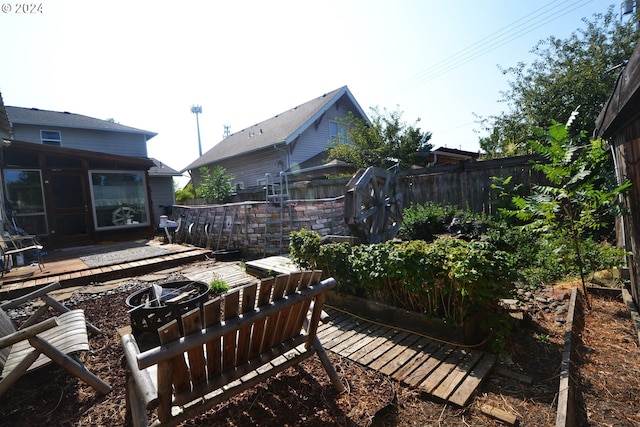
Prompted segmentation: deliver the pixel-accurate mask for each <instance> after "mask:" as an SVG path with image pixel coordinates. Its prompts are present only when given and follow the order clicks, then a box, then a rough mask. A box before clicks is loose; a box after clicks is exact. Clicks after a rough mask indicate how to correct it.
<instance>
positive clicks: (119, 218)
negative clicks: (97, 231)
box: [111, 206, 136, 225]
mask: <svg viewBox="0 0 640 427" xmlns="http://www.w3.org/2000/svg"><path fill="white" fill-rule="evenodd" d="M135 214H136V210H135V209H133V208H129V207H127V206H122V207H121V208H118V209H116V210H114V211H113V212H112V213H111V220H112V222H113V225H125V224H131V223H132V222H133V217H134V215H135Z"/></svg>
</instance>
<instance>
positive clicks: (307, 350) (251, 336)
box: [122, 271, 344, 426]
mask: <svg viewBox="0 0 640 427" xmlns="http://www.w3.org/2000/svg"><path fill="white" fill-rule="evenodd" d="M321 273H322V272H320V271H307V272H301V273H291V274H290V275H280V276H277V277H276V278H275V279H274V278H269V279H264V280H262V281H261V282H260V284H259V285H258V284H257V283H254V284H250V285H247V286H245V287H242V288H238V289H234V290H232V291H230V292H228V293H227V294H225V295H223V296H221V297H218V298H215V299H213V300H210V301H208V302H207V303H205V304H204V307H203V309H202V310H198V309H196V310H193V311H191V312H189V313H186V314H184V315H183V316H182V319H181V320H182V325H183V329H184V333H185V336H184V337H180V333H179V329H178V324H177V321H175V320H174V321H172V322H171V323H169V324H167V325H165V326H163V327H161V328H160V329H159V330H158V334H159V336H160V343H161V344H160V346H158V347H155V348H153V349H150V350H147V351H145V352H143V353H141V352H140V349H139V347H138V343H137V341H136V339H135V337H134V336H133V335H131V334H127V335H124V336H123V337H122V345H123V347H124V353H125V358H126V361H127V368H128V369H127V377H128V378H127V399H126V400H127V414H128V415H127V416H128V418H130V420H131V421H133V424H134V425H136V426H142V425H148V424H149V418H148V413H147V411H149V410H151V411H153V410H157V420H154V421H153V422H152V425H154V426H160V425H162V426H173V425H176V424H178V423H180V422H182V421H185V420H188V419H190V418H193V417H194V416H196V415H198V414H200V413H203V412H205V411H207V410H209V409H211V408H212V407H213V406H215V405H216V404H218V403H219V402H222V401H224V400H227V399H229V398H230V397H232V396H234V395H236V394H238V393H240V392H242V391H244V390H246V389H248V388H250V387H253V386H254V385H256V384H258V383H259V382H261V381H264V380H265V379H267V378H269V377H271V376H273V375H275V374H277V373H278V372H281V371H283V370H284V369H286V368H288V367H290V366H293V365H295V364H298V363H300V362H301V361H302V360H304V359H305V358H308V357H310V356H312V355H313V354H317V355H318V357H319V359H320V361H321V362H322V364H323V366H324V368H325V370H326V372H327V374H328V375H329V378H330V379H331V382H332V384H333V386H334V388H335V389H336V390H338V391H340V392H342V391H343V390H344V386H343V384H342V382H341V380H340V378H339V377H338V374H337V372H336V371H335V368H334V367H333V365H332V364H331V361H330V360H329V358H328V356H327V354H326V352H325V350H324V348H323V347H322V344H321V343H320V341H319V340H318V337H317V336H316V331H317V327H318V321H319V320H320V319H321V317H322V308H323V305H324V298H325V294H326V292H327V291H328V290H329V289H331V288H333V287H334V286H335V280H334V279H333V278H330V279H326V280H324V281H321V282H318V280H319V279H320V275H321ZM309 312H310V317H308V314H309ZM203 326H204V328H203Z"/></svg>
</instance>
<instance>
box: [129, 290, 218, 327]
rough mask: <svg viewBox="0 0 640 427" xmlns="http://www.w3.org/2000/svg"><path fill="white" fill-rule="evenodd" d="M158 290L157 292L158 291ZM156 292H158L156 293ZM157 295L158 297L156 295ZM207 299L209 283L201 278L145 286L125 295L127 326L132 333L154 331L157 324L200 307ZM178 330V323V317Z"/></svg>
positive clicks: (163, 323) (179, 324)
mask: <svg viewBox="0 0 640 427" xmlns="http://www.w3.org/2000/svg"><path fill="white" fill-rule="evenodd" d="M160 293H161V294H160ZM158 294H160V295H158ZM158 296H159V298H158ZM208 299H209V286H207V284H206V283H204V282H195V281H190V280H187V281H179V282H168V283H163V284H161V285H155V286H149V287H148V288H145V289H141V290H139V291H136V292H134V293H133V294H131V295H129V297H127V300H126V301H125V304H126V305H127V307H128V308H129V317H130V319H131V330H132V332H133V333H134V335H138V334H141V333H143V332H152V333H154V334H155V333H156V331H157V330H158V328H159V327H161V326H163V325H165V324H167V323H169V322H170V321H172V320H174V319H176V320H179V319H180V316H181V315H183V314H184V313H187V312H188V311H191V310H193V309H196V308H200V309H201V308H202V304H203V303H204V302H206V301H207V300H208ZM178 326H179V328H180V333H181V334H182V333H183V332H182V323H181V322H180V321H178Z"/></svg>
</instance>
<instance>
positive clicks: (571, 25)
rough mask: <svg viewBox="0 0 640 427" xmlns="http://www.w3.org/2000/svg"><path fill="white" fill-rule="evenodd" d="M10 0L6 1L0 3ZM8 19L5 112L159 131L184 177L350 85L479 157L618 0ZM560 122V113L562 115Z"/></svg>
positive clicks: (46, 3)
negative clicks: (561, 54) (507, 96)
mask: <svg viewBox="0 0 640 427" xmlns="http://www.w3.org/2000/svg"><path fill="white" fill-rule="evenodd" d="M0 3H2V2H0ZM35 4H37V5H41V8H39V10H36V11H35V12H36V13H17V10H16V7H17V6H18V4H16V3H10V2H6V3H4V4H2V5H1V6H2V9H1V10H2V11H1V12H0V31H1V32H2V33H1V34H2V40H3V43H2V52H3V54H2V64H3V66H2V67H0V92H2V96H3V99H4V102H5V104H6V105H11V106H19V107H36V108H40V109H48V110H56V111H70V112H74V113H78V114H84V115H88V116H92V117H97V118H101V119H107V118H113V119H115V120H116V121H117V122H119V123H121V124H124V125H127V126H133V127H137V128H141V129H145V130H149V131H153V132H156V133H158V135H157V136H156V137H154V138H153V139H151V140H150V141H149V143H148V151H149V156H151V157H155V158H157V159H159V160H160V161H162V162H164V163H166V164H167V165H169V166H171V167H173V168H175V169H178V170H180V169H182V168H183V167H185V166H187V165H188V164H189V163H191V162H192V161H193V160H195V159H196V158H197V156H198V142H197V132H196V120H195V115H194V114H192V113H191V106H192V105H193V104H200V105H201V106H202V114H201V115H200V134H201V138H202V149H203V152H204V151H206V150H208V149H209V148H211V147H212V146H213V145H215V144H216V143H217V142H219V141H220V140H221V139H222V135H223V130H224V125H228V126H229V127H230V130H231V132H232V133H233V132H238V131H240V130H242V129H244V128H246V127H249V126H252V125H254V124H255V123H258V122H260V121H263V120H265V119H267V118H269V117H272V116H274V115H276V114H279V113H281V112H283V111H285V110H287V109H289V108H292V107H294V106H296V105H299V104H302V103H304V102H306V101H308V100H310V99H312V98H315V97H317V96H320V95H322V94H323V93H326V92H329V91H331V90H333V89H336V88H338V87H341V86H344V85H347V86H348V87H349V89H350V90H351V92H352V93H353V95H354V96H355V98H356V99H357V100H358V101H359V103H360V105H361V107H362V108H363V109H364V110H365V111H366V112H367V113H368V112H369V108H370V107H374V106H378V107H379V108H380V109H381V110H382V109H385V108H386V109H387V110H390V111H394V110H400V111H403V113H404V114H403V119H404V120H405V121H406V122H408V123H414V122H415V120H416V119H417V118H420V122H419V126H420V127H421V128H422V129H423V130H425V131H430V132H432V134H433V137H432V140H431V141H432V143H433V144H434V145H435V146H436V147H440V146H447V147H451V148H460V149H463V150H470V151H478V150H479V145H478V138H479V136H481V135H482V134H478V133H477V132H476V130H478V125H477V124H475V123H474V121H475V120H476V118H475V116H474V113H475V114H478V115H481V116H489V115H493V114H499V113H500V112H501V111H502V110H503V109H504V108H505V105H504V104H502V103H500V102H498V101H499V99H500V91H502V90H506V89H507V88H508V76H505V75H503V74H502V73H501V72H500V70H499V68H498V65H500V66H503V67H508V66H513V65H515V64H517V62H519V61H524V62H531V61H532V60H533V59H534V57H533V56H531V55H530V54H529V51H530V49H531V48H533V46H534V45H535V44H536V43H537V42H538V41H539V40H542V39H546V38H547V37H549V36H551V35H553V36H556V37H560V38H565V37H567V36H569V35H570V34H571V32H573V31H575V30H576V29H577V28H580V27H582V18H584V17H588V18H591V17H592V15H593V14H594V13H604V12H606V10H607V8H608V7H609V6H610V5H612V4H615V8H616V11H619V8H620V2H619V1H616V2H612V1H608V0H553V1H552V0H536V1H533V0H527V1H524V0H458V1H433V0H393V1H391V0H387V1H380V0H342V1H336V0H323V1H311V0H309V1H304V0H298V1H280V0H270V1H264V0H262V1H249V0H245V1H243V0H238V1H205V0H184V1H180V2H178V1H173V2H169V1H157V0H156V1H145V0H137V1H122V0H109V1H106V0H92V1H87V0H57V1H54V0H43V1H41V2H37V3H35ZM558 119H563V118H558Z"/></svg>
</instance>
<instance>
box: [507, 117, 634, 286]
mask: <svg viewBox="0 0 640 427" xmlns="http://www.w3.org/2000/svg"><path fill="white" fill-rule="evenodd" d="M571 117H572V119H575V117H576V114H573V115H572V116H571ZM572 119H570V121H569V122H568V124H567V125H562V124H558V123H553V124H552V125H551V126H549V127H548V128H547V129H545V130H541V129H536V130H535V132H536V133H537V134H538V135H539V140H542V141H543V142H539V140H533V141H532V142H531V146H532V149H533V150H534V151H535V152H536V153H537V154H540V155H541V156H542V157H543V158H544V161H541V162H539V163H537V164H536V165H535V166H534V168H535V169H537V170H539V171H541V172H542V173H543V174H544V176H545V178H546V180H547V181H548V183H546V184H538V185H535V186H534V187H533V189H532V190H533V191H532V193H531V194H530V195H527V196H521V195H518V194H514V195H513V196H512V198H511V201H512V203H513V206H514V207H515V208H513V209H502V212H503V213H506V214H507V215H510V216H515V217H516V218H518V219H519V220H520V221H523V222H524V224H525V225H524V227H525V228H529V229H531V230H533V231H536V232H538V233H540V234H541V235H543V236H544V235H546V236H553V237H555V238H554V239H553V240H555V241H557V242H561V243H560V246H564V247H566V249H567V250H568V251H564V250H561V248H558V253H567V252H572V253H573V262H575V264H576V265H577V266H578V269H579V272H580V278H581V280H582V287H583V290H584V293H585V294H586V284H585V273H586V272H587V270H588V265H587V263H586V262H585V261H586V260H585V257H584V254H585V249H584V245H585V244H586V243H587V242H589V241H590V240H592V239H593V238H597V237H598V234H599V231H600V230H602V229H607V228H608V229H611V228H612V226H613V219H614V217H615V216H616V215H620V214H621V213H622V205H621V203H620V201H619V195H620V194H622V193H623V192H625V191H626V190H627V189H628V188H629V187H630V185H631V184H630V182H629V181H626V182H624V183H622V184H621V185H618V183H617V182H615V181H612V180H611V176H610V174H608V173H606V167H605V166H606V165H608V164H610V157H611V155H610V152H609V151H608V150H606V148H605V144H604V141H602V140H601V139H595V140H589V139H588V137H586V135H585V132H579V133H578V134H577V135H575V136H573V137H572V136H571V135H570V132H569V128H570V123H571V122H572V121H574V120H572ZM585 138H586V139H587V143H586V144H582V143H581V141H582V140H584V139H585Z"/></svg>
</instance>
